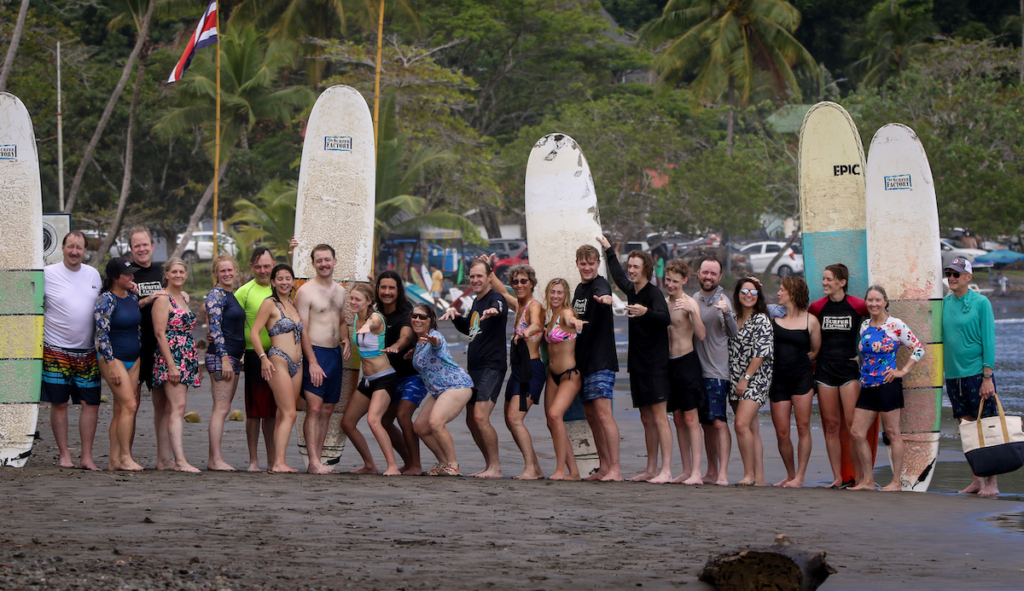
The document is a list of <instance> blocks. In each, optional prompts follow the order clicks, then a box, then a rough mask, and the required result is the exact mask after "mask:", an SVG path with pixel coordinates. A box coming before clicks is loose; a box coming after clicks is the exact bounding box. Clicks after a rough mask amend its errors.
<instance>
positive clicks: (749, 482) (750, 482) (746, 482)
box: [736, 478, 754, 486]
mask: <svg viewBox="0 0 1024 591" xmlns="http://www.w3.org/2000/svg"><path fill="white" fill-rule="evenodd" d="M736 486H754V479H753V478H750V479H747V478H743V479H741V480H740V481H738V482H737V483H736Z"/></svg>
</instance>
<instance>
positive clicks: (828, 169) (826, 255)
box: [799, 101, 878, 482]
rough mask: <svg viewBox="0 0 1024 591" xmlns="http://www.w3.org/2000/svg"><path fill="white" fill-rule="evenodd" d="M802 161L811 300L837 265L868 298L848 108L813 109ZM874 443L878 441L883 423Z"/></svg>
mask: <svg viewBox="0 0 1024 591" xmlns="http://www.w3.org/2000/svg"><path fill="white" fill-rule="evenodd" d="M799 162H800V225H801V230H802V231H803V248H804V269H805V271H804V275H805V277H806V278H807V287H808V289H809V291H810V295H811V301H812V302H813V301H815V300H817V299H819V298H821V297H822V296H823V295H824V292H823V291H822V287H821V275H822V273H823V272H824V271H825V267H827V266H828V265H831V264H833V263H843V264H844V265H846V266H847V267H848V268H849V270H850V280H849V283H848V285H847V289H848V293H849V294H850V295H854V296H857V297H863V295H864V290H865V289H867V286H868V257H867V229H866V228H867V224H866V217H865V205H864V171H865V168H866V166H865V163H864V147H863V145H862V144H861V141H860V134H859V133H858V132H857V125H856V124H855V123H854V122H853V119H852V118H851V117H850V114H849V113H847V112H846V109H844V108H843V107H841V106H840V105H837V104H836V103H832V102H828V101H825V102H820V103H818V104H816V105H814V106H813V107H811V109H810V110H809V111H807V115H805V116H804V122H803V125H802V126H801V127H800V161H799ZM840 424H841V428H840V441H841V442H842V449H843V452H842V464H843V469H842V479H843V482H849V481H851V480H854V478H855V474H854V470H853V451H852V449H851V447H850V432H849V429H847V428H846V422H845V417H844V419H843V420H842V421H841V422H840ZM868 439H869V441H873V442H877V441H878V426H877V423H876V425H875V427H874V428H873V429H872V430H871V431H870V432H869V433H868ZM871 449H872V450H877V445H874V446H872V448H871ZM872 453H874V451H873V452H872Z"/></svg>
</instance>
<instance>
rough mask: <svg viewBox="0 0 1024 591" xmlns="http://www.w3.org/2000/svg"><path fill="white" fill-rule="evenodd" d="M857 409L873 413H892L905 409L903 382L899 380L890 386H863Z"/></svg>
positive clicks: (890, 383)
mask: <svg viewBox="0 0 1024 591" xmlns="http://www.w3.org/2000/svg"><path fill="white" fill-rule="evenodd" d="M857 408H859V409H861V410H870V411H872V412H892V411H894V410H898V409H901V408H903V380H902V379H901V378H897V379H895V380H893V381H891V382H889V383H888V384H877V385H874V386H864V385H861V387H860V396H858V397H857Z"/></svg>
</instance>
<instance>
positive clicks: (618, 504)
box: [0, 376, 1024, 590]
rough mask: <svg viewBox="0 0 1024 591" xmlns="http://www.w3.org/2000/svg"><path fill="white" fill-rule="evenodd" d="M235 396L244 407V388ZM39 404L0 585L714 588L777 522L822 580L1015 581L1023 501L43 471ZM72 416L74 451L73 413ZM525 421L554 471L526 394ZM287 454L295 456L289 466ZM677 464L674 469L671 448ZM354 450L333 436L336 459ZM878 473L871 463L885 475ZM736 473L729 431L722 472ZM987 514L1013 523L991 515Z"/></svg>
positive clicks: (471, 452) (9, 474) (634, 428)
mask: <svg viewBox="0 0 1024 591" xmlns="http://www.w3.org/2000/svg"><path fill="white" fill-rule="evenodd" d="M205 377H206V376H204V380H205ZM210 406H211V403H210V396H209V389H208V386H204V387H203V388H200V389H198V390H197V391H195V392H192V393H190V396H189V409H190V410H196V411H197V412H199V414H200V415H201V417H202V422H201V423H199V424H186V425H185V447H186V453H187V454H188V459H189V460H190V461H191V462H192V463H193V464H194V465H196V466H197V467H205V464H206V461H205V460H206V448H207V434H206V433H207V426H208V425H207V421H208V418H209V410H210ZM233 406H234V408H241V406H242V404H241V392H239V394H238V396H237V398H236V400H235V402H234V405H233ZM616 409H617V410H616V414H617V418H618V420H619V425H620V428H621V430H622V462H623V468H624V471H625V472H626V473H627V474H630V475H631V474H633V473H635V472H637V471H639V470H641V469H642V468H643V466H644V462H645V452H644V448H643V428H642V426H641V424H640V419H639V414H638V413H637V412H636V410H634V409H631V408H628V395H626V394H625V393H621V394H620V395H619V396H617V397H616ZM42 411H43V412H42V413H41V417H40V424H39V430H40V434H41V436H42V440H41V441H38V442H37V446H36V448H35V450H34V455H33V456H32V458H31V459H30V461H29V464H28V466H27V467H26V468H24V469H20V470H16V469H2V470H0V488H2V489H3V491H4V495H3V501H2V502H0V509H2V515H3V516H2V522H3V524H4V525H3V531H2V533H0V588H3V589H40V588H43V587H45V588H47V589H71V588H76V587H75V585H80V586H81V587H77V588H82V587H84V588H133V589H151V588H180V589H296V588H303V589H305V588H309V589H375V588H376V589H403V588H407V589H486V588H517V589H518V588H529V589H564V588H568V587H570V586H577V587H581V588H608V589H618V588H626V587H630V588H635V587H639V586H642V587H644V588H658V589H661V588H678V587H680V586H683V585H686V588H709V587H707V586H705V585H703V584H702V583H699V582H697V580H696V578H697V574H698V572H699V571H700V568H701V567H702V566H703V564H704V562H705V561H706V560H707V558H708V557H709V556H711V555H713V554H716V553H720V552H725V551H731V550H734V549H737V548H741V547H746V546H749V545H755V546H760V545H768V544H770V543H771V541H772V539H773V538H774V536H775V535H776V534H779V533H785V534H788V535H790V536H791V537H792V538H793V539H794V540H795V541H796V542H797V543H798V544H800V545H801V546H803V547H806V548H812V549H822V550H825V551H826V552H827V553H828V561H829V562H830V563H831V564H832V565H833V566H835V567H836V568H837V569H838V570H839V573H838V574H836V575H834V576H833V577H832V578H831V579H829V581H828V582H827V583H826V586H825V587H824V588H826V589H957V590H959V589H963V588H964V587H965V580H977V581H979V583H980V581H982V580H983V581H985V587H986V588H988V589H1017V588H1022V587H1024V561H1022V560H1021V556H1024V535H1022V533H1024V532H1022V530H1024V527H1022V523H1024V522H1022V521H1021V519H1022V517H1021V516H1022V515H1024V504H1022V503H1020V502H1019V501H1017V500H1013V499H1007V498H1003V499H1001V500H996V499H981V498H976V497H966V496H957V495H947V494H914V493H887V494H883V493H872V492H850V491H833V490H824V489H819V488H810V487H809V488H805V489H801V490H780V489H774V488H738V487H728V488H724V487H717V486H701V487H686V486H682V485H650V484H634V483H605V484H600V483H562V482H552V481H540V482H519V481H514V480H511V479H508V478H506V479H504V480H500V481H481V480H477V479H472V478H428V477H415V478H414V477H398V478H388V479H385V478H384V477H380V476H352V475H342V474H339V475H334V476H324V477H317V476H310V475H306V474H301V475H297V476H283V475H279V476H271V475H268V474H247V473H239V474H225V473H215V472H204V473H202V474H200V475H185V474H177V473H173V472H156V471H153V470H147V471H146V472H144V473H141V474H130V473H87V472H83V471H80V470H74V469H64V468H59V467H57V466H56V448H55V446H54V444H53V439H52V433H51V432H50V427H49V421H48V420H47V416H46V405H43V408H42ZM70 414H71V420H70V422H71V435H70V439H71V442H72V446H73V447H74V448H75V451H76V452H77V447H78V433H77V416H78V412H77V410H73V411H72V412H71V413H70ZM494 419H495V420H494V423H495V426H496V428H497V430H498V435H499V438H500V441H501V457H502V459H503V466H504V467H505V474H506V476H513V475H515V474H518V473H519V471H521V469H522V458H521V456H520V455H519V453H518V450H517V449H516V448H515V445H514V443H513V442H512V439H511V436H510V435H509V434H508V431H507V430H506V429H505V427H504V425H503V424H502V420H501V419H500V416H499V415H498V414H495V416H494ZM109 420H110V409H109V406H108V405H103V407H102V408H101V412H100V433H99V434H98V436H97V442H96V448H97V457H96V460H97V463H98V464H101V465H104V466H105V465H106V457H105V454H106V452H107V449H108V444H107V440H106V430H105V429H106V426H107V425H109ZM361 426H362V430H363V433H364V434H365V436H366V437H367V439H368V440H369V441H370V442H371V443H370V447H371V450H372V451H373V452H374V455H375V457H376V458H377V460H378V462H381V465H383V464H382V456H381V455H380V452H379V450H378V449H377V448H376V445H375V443H374V442H373V438H372V437H371V436H370V433H369V430H368V429H367V428H366V427H365V424H363V425H361ZM527 426H528V427H529V428H530V430H531V433H533V436H534V440H535V446H536V448H537V451H538V453H539V455H540V459H541V464H542V466H543V467H544V468H545V469H546V470H547V471H548V472H550V471H551V469H552V466H553V464H554V457H553V452H552V448H551V441H550V437H549V436H548V435H547V429H546V428H545V425H544V419H543V414H542V413H541V412H539V409H537V410H534V411H532V412H531V414H530V415H529V416H528V418H527ZM451 428H452V431H453V435H454V437H455V442H456V448H457V451H458V453H459V458H460V461H461V462H462V467H463V471H464V472H466V473H469V472H472V471H475V470H478V469H480V468H482V467H483V462H482V458H481V456H480V454H479V452H478V451H477V450H476V448H475V446H474V445H473V443H472V440H471V438H470V435H469V432H468V429H467V428H466V426H465V422H464V419H463V418H462V417H460V418H459V419H457V420H456V421H455V422H454V423H452V425H451ZM814 434H815V447H814V455H813V457H812V462H811V468H810V470H809V473H808V483H807V484H808V486H813V485H814V484H815V483H816V482H818V481H820V482H825V481H827V480H828V479H829V477H830V474H831V473H830V471H829V468H828V464H827V462H826V461H825V458H824V442H823V440H822V439H821V431H820V428H816V429H815V430H814ZM762 437H763V440H764V442H765V464H766V471H767V476H768V478H769V481H772V480H771V479H776V480H777V479H780V478H781V477H782V475H783V471H782V464H781V461H780V460H779V459H778V452H777V451H776V449H775V441H774V435H773V431H772V430H771V427H770V422H767V419H766V418H765V416H762ZM793 437H794V440H795V431H794V435H793ZM224 440H225V445H224V453H225V458H226V459H227V460H228V462H230V463H232V464H233V465H234V466H235V467H244V466H245V465H246V459H247V453H246V446H245V433H244V423H240V422H229V423H228V424H227V429H226V432H225V437H224ZM154 441H155V440H154V438H153V436H152V406H151V404H150V403H149V399H148V395H144V401H143V404H142V407H141V411H140V414H139V433H138V436H137V442H136V451H137V454H136V459H137V460H138V461H139V462H140V463H142V464H143V465H145V466H147V467H152V465H153V462H154V455H155V447H154V446H155V443H154ZM293 442H294V437H293ZM261 447H262V446H261ZM291 450H292V452H291V457H289V463H291V464H292V465H293V466H301V465H302V464H301V461H300V460H299V457H298V453H297V451H296V450H295V446H294V445H293V446H292V448H291ZM675 451H678V449H676V450H675ZM423 453H424V463H426V464H428V466H429V465H432V462H428V460H429V459H430V458H431V456H430V454H429V452H428V451H427V450H426V449H425V448H424V449H423ZM950 453H951V452H950ZM100 456H104V457H100ZM882 458H884V453H882ZM882 458H880V459H882ZM674 459H675V471H676V472H677V473H678V471H679V469H680V468H679V458H678V453H675V454H674ZM264 462H265V458H264V457H263V455H262V450H261V465H263V466H265V464H264ZM359 465H360V462H359V460H358V455H357V454H355V452H354V450H352V449H351V448H347V449H346V451H345V453H344V455H343V457H342V461H341V464H340V465H339V466H337V469H338V470H339V471H343V470H350V469H353V468H356V467H358V466H359ZM886 472H887V470H885V469H882V470H879V471H878V479H879V481H880V482H881V483H886V482H888V476H887V475H886V474H885V473H886ZM741 473H742V467H741V465H740V462H739V458H738V454H737V452H736V450H735V445H734V449H733V454H732V464H731V469H730V478H731V479H732V480H733V481H735V480H737V479H738V478H739V477H740V475H741ZM997 515H1002V516H1003V518H1002V520H1001V523H1003V524H1004V525H1006V526H1009V527H999V526H997V525H996V524H995V522H993V521H991V519H992V518H993V516H997ZM1015 529H1016V531H1015ZM44 581H45V582H44ZM967 586H968V587H969V586H971V585H969V584H968V585H967Z"/></svg>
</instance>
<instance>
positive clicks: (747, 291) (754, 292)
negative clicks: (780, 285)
mask: <svg viewBox="0 0 1024 591" xmlns="http://www.w3.org/2000/svg"><path fill="white" fill-rule="evenodd" d="M740 293H742V294H743V295H752V296H756V295H757V293H758V292H757V290H756V289H747V288H746V287H744V288H743V289H741V290H740Z"/></svg>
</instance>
